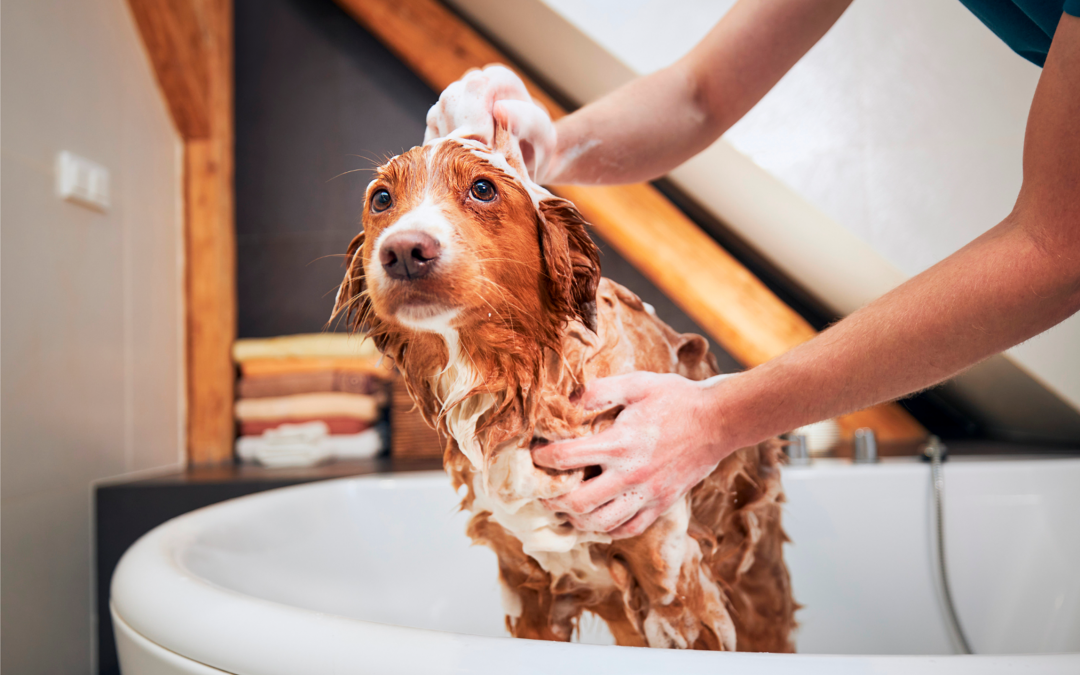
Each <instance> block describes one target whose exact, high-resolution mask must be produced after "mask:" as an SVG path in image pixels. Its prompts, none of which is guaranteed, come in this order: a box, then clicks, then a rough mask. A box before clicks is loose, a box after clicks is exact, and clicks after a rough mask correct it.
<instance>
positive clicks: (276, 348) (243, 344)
mask: <svg viewBox="0 0 1080 675" xmlns="http://www.w3.org/2000/svg"><path fill="white" fill-rule="evenodd" d="M284 358H361V359H369V360H372V361H378V359H379V350H377V349H376V348H375V343H374V342H372V341H371V340H367V339H365V338H364V336H363V335H362V334H355V335H350V334H348V333H308V334H302V335H283V336H281V337H272V338H244V339H241V340H237V341H236V342H234V343H233V360H234V361H236V362H237V363H243V362H244V361H250V360H251V359H284Z"/></svg>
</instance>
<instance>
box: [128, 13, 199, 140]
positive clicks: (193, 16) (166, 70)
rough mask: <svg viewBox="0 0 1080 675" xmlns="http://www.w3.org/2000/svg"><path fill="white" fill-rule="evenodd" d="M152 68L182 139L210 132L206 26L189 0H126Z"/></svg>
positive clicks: (197, 136)
mask: <svg viewBox="0 0 1080 675" xmlns="http://www.w3.org/2000/svg"><path fill="white" fill-rule="evenodd" d="M128 6H129V7H131V13H132V15H133V16H134V17H135V23H136V25H137V26H138V28H139V33H140V34H141V35H142V39H143V44H144V45H145V46H146V51H147V54H148V55H149V57H150V62H151V63H152V64H153V66H154V73H155V75H156V76H157V81H158V84H159V86H160V87H161V89H162V91H163V92H164V94H165V101H166V103H167V105H168V106H169V112H170V113H171V114H172V118H173V122H174V123H175V124H176V128H177V129H178V130H179V131H180V135H181V136H182V137H183V138H184V140H190V139H193V138H206V137H208V136H209V135H210V101H209V98H210V93H209V88H210V84H209V72H208V71H209V63H208V61H209V59H210V53H209V52H210V50H209V48H208V45H207V44H206V42H207V35H206V33H207V31H206V30H205V29H204V26H203V22H202V20H201V19H202V18H203V17H201V16H200V12H199V11H198V9H197V8H196V5H195V3H194V2H192V1H191V0H128Z"/></svg>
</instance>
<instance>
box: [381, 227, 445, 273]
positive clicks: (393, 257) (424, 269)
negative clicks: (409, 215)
mask: <svg viewBox="0 0 1080 675" xmlns="http://www.w3.org/2000/svg"><path fill="white" fill-rule="evenodd" d="M440 253H441V247H440V246H439V242H438V241H436V240H435V237H432V236H431V235H430V234H425V233H424V232H420V231H418V230H412V231H408V232H398V233H397V234H394V235H391V236H390V237H389V238H387V240H386V241H384V242H383V243H382V246H381V247H380V248H379V262H380V263H382V266H383V269H384V270H386V273H387V274H388V275H389V276H391V277H393V278H394V279H419V278H421V277H424V276H427V274H428V273H430V272H431V270H432V268H433V267H435V261H436V260H438V259H439V254H440Z"/></svg>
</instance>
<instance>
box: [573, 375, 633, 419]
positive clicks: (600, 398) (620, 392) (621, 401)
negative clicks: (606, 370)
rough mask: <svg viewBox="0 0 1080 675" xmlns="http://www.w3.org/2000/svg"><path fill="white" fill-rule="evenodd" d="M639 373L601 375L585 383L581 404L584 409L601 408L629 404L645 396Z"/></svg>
mask: <svg viewBox="0 0 1080 675" xmlns="http://www.w3.org/2000/svg"><path fill="white" fill-rule="evenodd" d="M641 380H642V378H641V377H640V374H639V373H629V374H627V375H615V376H613V377H602V378H600V379H598V380H593V381H592V382H590V383H589V384H587V385H585V391H584V392H583V393H582V395H581V405H582V406H583V407H584V408H585V409H586V410H602V409H604V408H610V407H612V406H616V405H629V404H631V403H633V402H634V401H638V400H641V399H642V398H644V396H645V387H644V385H643V383H642V381H641Z"/></svg>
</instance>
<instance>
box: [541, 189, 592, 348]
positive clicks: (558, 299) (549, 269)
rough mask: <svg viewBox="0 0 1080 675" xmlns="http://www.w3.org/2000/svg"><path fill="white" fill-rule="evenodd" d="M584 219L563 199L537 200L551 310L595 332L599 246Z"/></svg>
mask: <svg viewBox="0 0 1080 675" xmlns="http://www.w3.org/2000/svg"><path fill="white" fill-rule="evenodd" d="M587 226H588V223H586V222H585V219H584V218H582V217H581V213H579V212H578V210H577V209H576V208H575V207H574V205H573V204H571V203H570V202H569V201H567V200H565V199H558V198H551V199H545V200H543V201H541V202H540V250H541V254H542V255H543V259H544V267H545V272H546V273H547V275H548V282H547V283H548V295H549V297H550V298H551V302H552V304H553V305H554V306H555V310H556V311H558V312H560V313H562V314H563V315H565V316H566V318H568V319H579V320H580V321H581V322H582V323H583V324H585V326H586V327H587V328H588V329H589V330H591V331H593V332H594V333H595V332H596V287H597V285H598V284H599V283H600V250H599V249H598V248H597V247H596V244H594V243H593V240H592V239H591V238H589V232H588V230H587V229H586V228H587Z"/></svg>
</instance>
